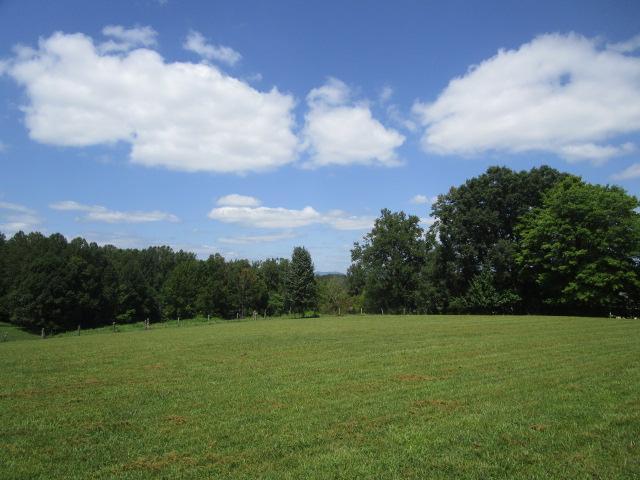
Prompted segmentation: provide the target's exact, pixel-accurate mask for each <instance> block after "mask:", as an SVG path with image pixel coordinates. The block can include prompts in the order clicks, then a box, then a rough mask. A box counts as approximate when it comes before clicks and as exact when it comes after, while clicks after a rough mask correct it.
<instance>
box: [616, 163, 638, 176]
mask: <svg viewBox="0 0 640 480" xmlns="http://www.w3.org/2000/svg"><path fill="white" fill-rule="evenodd" d="M611 178H612V179H613V180H631V179H633V178H640V163H634V164H633V165H630V166H628V167H627V168H625V169H624V170H622V171H621V172H618V173H614V174H613V175H611Z"/></svg>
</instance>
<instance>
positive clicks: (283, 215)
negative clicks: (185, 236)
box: [209, 207, 322, 228]
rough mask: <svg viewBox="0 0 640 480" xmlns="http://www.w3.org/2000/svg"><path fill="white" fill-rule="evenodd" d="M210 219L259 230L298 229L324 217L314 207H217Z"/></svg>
mask: <svg viewBox="0 0 640 480" xmlns="http://www.w3.org/2000/svg"><path fill="white" fill-rule="evenodd" d="M209 218H211V219H213V220H218V221H220V222H224V223H235V224H240V225H245V226H249V227H259V228H296V227H304V226H307V225H311V224H312V223H318V222H320V220H321V218H322V216H321V215H320V213H318V212H317V211H316V210H314V209H313V208H312V207H305V208H303V209H302V210H290V209H287V208H281V207H277V208H272V207H217V208H214V209H213V210H211V211H210V212H209Z"/></svg>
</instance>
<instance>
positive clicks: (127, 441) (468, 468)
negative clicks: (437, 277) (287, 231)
mask: <svg viewBox="0 0 640 480" xmlns="http://www.w3.org/2000/svg"><path fill="white" fill-rule="evenodd" d="M0 368H1V370H0V372H1V373H0V478H3V479H14V478H15V479H17V478H21V479H36V478H42V479H44V478H46V479H55V478H60V479H62V478H64V479H68V478H78V479H88V478H100V479H110V478H131V479H135V478H185V479H186V478H216V479H217V478H228V479H242V478H247V479H248V478H270V479H304V478H318V479H327V478H361V479H365V478H366V479H387V478H397V479H412V478H413V479H424V478H437V479H443V478H451V479H467V478H469V479H470V478H474V479H483V480H484V479H489V478H527V479H537V478H550V479H551V478H554V479H555V478H563V479H567V478H580V479H586V478H601V479H614V478H640V321H637V320H636V321H634V320H624V319H595V318H560V317H482V316H360V317H323V318H314V319H272V320H258V321H248V322H232V323H227V324H225V323H216V324H211V325H206V324H199V325H193V326H188V324H184V325H183V326H181V327H176V328H157V329H155V330H154V329H152V330H150V331H129V332H122V333H112V334H103V335H81V336H80V337H74V336H68V337H63V338H52V339H47V340H37V341H12V342H6V343H2V344H0Z"/></svg>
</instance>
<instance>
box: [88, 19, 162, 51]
mask: <svg viewBox="0 0 640 480" xmlns="http://www.w3.org/2000/svg"><path fill="white" fill-rule="evenodd" d="M102 34H103V35H104V36H105V37H111V39H110V40H107V41H106V42H104V43H101V44H100V45H99V47H98V49H99V50H100V51H101V52H103V53H108V52H127V51H129V50H131V49H133V48H136V47H152V46H154V45H156V43H157V41H156V36H157V35H158V32H156V31H155V30H154V29H153V28H151V27H146V26H145V27H139V26H137V27H133V28H125V27H123V26H121V25H107V26H106V27H104V28H103V29H102Z"/></svg>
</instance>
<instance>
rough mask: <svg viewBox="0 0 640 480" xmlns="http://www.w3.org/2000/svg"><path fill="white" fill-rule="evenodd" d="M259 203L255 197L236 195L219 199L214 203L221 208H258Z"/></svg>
mask: <svg viewBox="0 0 640 480" xmlns="http://www.w3.org/2000/svg"><path fill="white" fill-rule="evenodd" d="M260 203H261V202H260V200H258V199H257V198H255V197H250V196H247V195H238V194H237V193H232V194H230V195H225V196H224V197H220V198H219V199H218V201H217V202H216V204H217V205H219V206H221V207H258V206H260Z"/></svg>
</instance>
